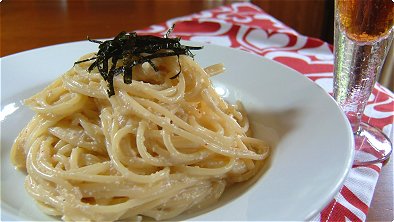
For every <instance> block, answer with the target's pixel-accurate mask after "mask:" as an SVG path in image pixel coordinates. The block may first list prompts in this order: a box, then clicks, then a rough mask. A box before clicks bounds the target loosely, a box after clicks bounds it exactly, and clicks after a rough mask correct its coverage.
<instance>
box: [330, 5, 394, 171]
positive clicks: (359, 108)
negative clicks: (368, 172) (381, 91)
mask: <svg viewBox="0 0 394 222" xmlns="http://www.w3.org/2000/svg"><path fill="white" fill-rule="evenodd" d="M393 23H394V2H393V0H335V23H334V26H335V29H334V54H335V58H334V67H335V68H334V98H335V100H336V101H337V103H338V105H339V106H340V107H341V108H342V110H343V111H344V112H345V114H346V116H347V117H348V119H349V121H350V125H351V126H352V130H353V133H354V138H355V149H356V152H355V159H354V165H367V164H372V163H377V162H382V161H384V160H386V159H387V158H388V157H389V156H390V154H391V152H392V143H391V142H390V140H389V139H388V138H387V137H386V136H385V135H384V134H383V133H382V132H381V131H380V130H379V129H377V128H375V127H373V126H371V125H369V124H368V123H365V122H361V117H362V115H363V112H364V109H365V106H366V104H367V102H368V99H369V97H370V95H371V92H372V89H373V87H374V85H375V83H376V80H377V78H378V76H379V74H380V71H381V68H382V66H383V64H384V60H385V57H386V55H387V52H388V51H389V48H390V45H391V42H392V40H393V35H394V27H393Z"/></svg>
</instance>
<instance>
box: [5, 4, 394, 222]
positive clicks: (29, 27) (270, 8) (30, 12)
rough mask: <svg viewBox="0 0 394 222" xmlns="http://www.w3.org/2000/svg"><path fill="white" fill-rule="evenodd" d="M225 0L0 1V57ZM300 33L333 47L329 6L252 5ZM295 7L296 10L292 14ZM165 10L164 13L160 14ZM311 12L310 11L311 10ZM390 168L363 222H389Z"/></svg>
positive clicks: (106, 33) (135, 26)
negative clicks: (319, 39)
mask: <svg viewBox="0 0 394 222" xmlns="http://www.w3.org/2000/svg"><path fill="white" fill-rule="evenodd" d="M230 2H233V1H225V0H221V1H220V0H218V1H212V0H201V1H200V0H151V1H143V0H135V1H125V0H112V1H93V0H53V1H50V0H3V2H1V3H0V10H1V11H0V14H1V46H0V56H1V57H3V56H7V55H10V54H14V53H17V52H21V51H25V50H29V49H33V48H37V47H42V46H47V45H53V44H58V43H64V42H72V41H80V40H84V39H86V37H87V36H90V37H91V38H94V39H98V38H109V37H113V36H114V35H116V34H117V33H119V32H120V31H121V30H125V31H133V30H136V29H142V28H145V27H147V26H149V25H152V24H156V23H160V22H164V21H166V20H168V19H170V18H173V17H178V16H183V15H188V14H191V13H195V12H199V11H201V10H204V9H210V8H215V7H218V6H220V5H222V4H228V3H230ZM252 2H253V3H255V4H257V5H259V6H260V7H262V8H263V9H264V11H266V12H267V13H269V14H271V15H272V16H274V17H276V18H277V19H279V20H281V21H282V22H284V23H285V24H287V25H288V26H290V27H292V28H294V29H295V30H297V31H298V32H300V33H302V34H304V35H307V36H312V37H317V38H321V39H323V40H325V41H328V42H332V32H329V31H327V30H330V29H331V28H330V27H327V26H329V25H332V22H330V19H331V18H332V16H330V14H329V13H328V14H327V9H330V7H332V6H330V5H327V1H323V0H321V1H315V0H303V1H294V0H281V1H276V2H274V0H266V1H264V2H263V1H252ZM295 4H297V8H298V9H297V10H286V8H289V9H291V8H292V7H294V6H295ZM163 9H165V10H163ZM310 9H313V10H310ZM393 218H394V216H393V163H392V161H389V162H388V163H386V164H385V166H384V167H383V169H382V172H381V175H380V177H379V180H378V183H377V186H376V190H375V193H374V197H373V200H372V204H371V208H370V210H369V213H368V216H367V221H392V220H393Z"/></svg>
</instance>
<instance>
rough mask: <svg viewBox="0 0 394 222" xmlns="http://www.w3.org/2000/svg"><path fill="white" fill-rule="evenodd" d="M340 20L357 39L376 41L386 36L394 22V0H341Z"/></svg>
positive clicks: (348, 32) (347, 31) (339, 7)
mask: <svg viewBox="0 0 394 222" xmlns="http://www.w3.org/2000/svg"><path fill="white" fill-rule="evenodd" d="M337 7H338V13H339V22H340V25H341V27H342V28H343V30H344V32H345V33H346V34H347V36H348V37H349V38H350V39H352V40H355V41H362V42H367V41H374V40H377V39H379V38H380V37H383V36H386V35H387V33H388V32H389V31H390V29H391V27H392V26H393V23H394V2H393V1H392V0H339V1H337Z"/></svg>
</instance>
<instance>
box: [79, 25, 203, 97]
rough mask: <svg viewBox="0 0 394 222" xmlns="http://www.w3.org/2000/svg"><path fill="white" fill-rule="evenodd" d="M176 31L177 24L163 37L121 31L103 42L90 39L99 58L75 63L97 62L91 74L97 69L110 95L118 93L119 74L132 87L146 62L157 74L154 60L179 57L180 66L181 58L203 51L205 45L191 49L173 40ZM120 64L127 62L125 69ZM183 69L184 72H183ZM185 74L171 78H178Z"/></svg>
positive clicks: (96, 56) (93, 65) (90, 69)
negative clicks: (137, 69) (134, 76)
mask: <svg viewBox="0 0 394 222" xmlns="http://www.w3.org/2000/svg"><path fill="white" fill-rule="evenodd" d="M173 29H174V25H173V26H172V27H171V28H170V29H168V31H167V32H166V34H165V35H164V36H163V37H158V36H153V35H138V34H137V33H136V32H130V33H127V32H124V31H123V32H120V33H119V34H118V35H117V36H116V37H115V38H114V39H112V40H106V41H99V40H92V39H90V38H88V40H89V41H90V42H93V43H97V44H99V47H98V48H99V50H98V52H97V53H96V55H95V57H92V58H89V59H85V60H81V61H77V62H75V63H74V64H78V63H82V62H87V61H91V60H95V61H94V62H93V63H92V64H91V65H90V66H89V68H88V71H89V72H91V71H92V70H93V69H94V68H97V69H98V71H99V72H100V74H101V76H102V77H103V78H104V80H105V81H106V82H107V83H108V90H107V93H108V96H109V97H111V96H112V95H114V94H115V90H114V85H113V78H114V76H116V75H119V74H123V82H124V83H126V84H130V83H131V82H132V74H133V67H134V66H136V65H138V64H143V63H145V62H147V63H149V64H150V65H151V66H152V68H153V69H154V70H155V71H156V72H157V71H159V70H158V67H156V66H155V64H154V63H153V61H152V59H155V58H160V57H167V56H177V57H178V64H179V67H180V66H181V64H180V61H179V56H180V55H187V56H190V57H192V58H193V57H194V55H193V53H192V52H191V50H200V49H202V48H203V47H202V46H187V45H182V44H181V43H180V40H181V39H180V38H179V37H175V38H170V37H169V36H170V34H171V32H172V31H173ZM110 59H112V65H111V67H108V66H109V65H108V64H109V61H110ZM118 61H123V64H122V65H121V66H117V64H118ZM180 70H181V69H180ZM180 72H181V71H179V72H178V73H177V74H176V75H174V76H172V77H171V78H170V79H174V78H177V77H178V75H179V74H180Z"/></svg>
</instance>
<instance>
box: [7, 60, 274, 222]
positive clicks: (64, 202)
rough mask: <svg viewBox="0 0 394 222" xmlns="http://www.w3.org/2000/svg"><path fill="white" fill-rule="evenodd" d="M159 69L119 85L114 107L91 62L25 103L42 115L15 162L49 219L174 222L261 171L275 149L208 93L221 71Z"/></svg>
mask: <svg viewBox="0 0 394 222" xmlns="http://www.w3.org/2000/svg"><path fill="white" fill-rule="evenodd" d="M89 56H91V55H86V56H84V57H83V58H81V59H85V58H89ZM178 59H179V61H178ZM153 62H154V63H155V66H156V67H158V70H159V71H158V72H156V71H155V70H154V69H153V68H152V66H150V65H149V64H147V63H144V64H142V65H138V66H135V67H134V68H133V81H132V83H131V84H125V83H123V81H122V77H121V76H120V75H119V76H116V77H115V78H114V89H115V95H113V96H111V97H108V95H107V92H106V90H107V83H106V82H105V81H104V80H103V79H102V77H101V76H100V73H99V72H98V71H97V70H93V71H92V72H88V71H87V67H89V65H90V64H91V62H84V63H79V64H76V65H75V66H74V67H73V68H72V69H70V70H69V71H68V72H66V73H65V74H64V75H62V76H61V77H60V78H59V79H57V80H56V81H54V82H53V83H52V84H50V85H49V86H48V87H47V88H45V89H44V90H43V91H41V92H39V93H38V94H36V95H34V96H33V97H31V98H29V99H27V100H26V101H25V103H26V105H27V106H29V107H30V108H31V109H32V110H33V111H34V112H35V113H36V114H35V116H34V118H33V119H32V120H31V121H30V122H29V123H28V125H27V126H26V127H25V128H24V129H23V131H22V132H21V133H20V134H19V136H18V137H17V139H16V141H15V143H14V146H13V148H12V154H11V158H12V162H13V163H14V165H15V166H17V167H19V168H26V170H27V173H28V175H27V177H26V180H25V187H26V190H27V191H28V193H29V194H30V195H31V196H32V197H33V198H34V199H35V200H36V202H37V203H38V205H39V206H40V207H41V209H42V210H43V211H44V212H45V213H47V214H49V215H55V216H61V217H62V219H63V220H67V221H68V220H70V221H81V220H88V221H89V220H90V221H114V220H120V219H136V220H140V219H141V218H142V216H146V217H151V218H154V219H156V220H162V219H168V218H172V217H174V216H177V215H179V214H181V213H183V212H185V211H187V210H190V209H195V208H201V207H204V206H205V205H207V204H209V203H212V202H214V201H216V200H217V199H218V198H219V197H220V196H221V195H222V193H223V191H224V189H225V188H226V187H228V186H229V185H231V184H233V183H237V182H242V181H245V180H248V179H250V178H251V177H253V176H254V175H255V174H256V172H257V171H258V170H259V168H260V166H261V164H262V163H263V160H264V159H265V158H266V157H267V155H268V152H269V147H268V146H267V145H266V143H265V142H263V141H261V140H258V139H255V138H252V137H251V135H252V132H251V130H250V128H249V121H248V119H247V115H246V112H245V111H244V110H243V108H242V106H241V104H240V103H239V104H236V105H229V104H228V103H226V102H225V101H224V100H223V99H222V98H221V97H220V96H218V95H217V94H216V92H215V90H214V88H213V86H212V85H211V83H210V80H209V77H210V76H212V75H216V74H217V73H219V72H221V71H222V70H223V67H222V65H214V66H211V67H209V68H207V69H205V70H204V69H202V68H201V67H200V66H199V65H198V64H197V63H196V62H195V61H194V60H193V59H191V58H190V57H188V56H183V55H182V56H179V57H177V56H172V57H163V58H157V59H154V60H153ZM177 73H180V74H179V76H178V77H177V78H170V77H172V76H174V74H177Z"/></svg>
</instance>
